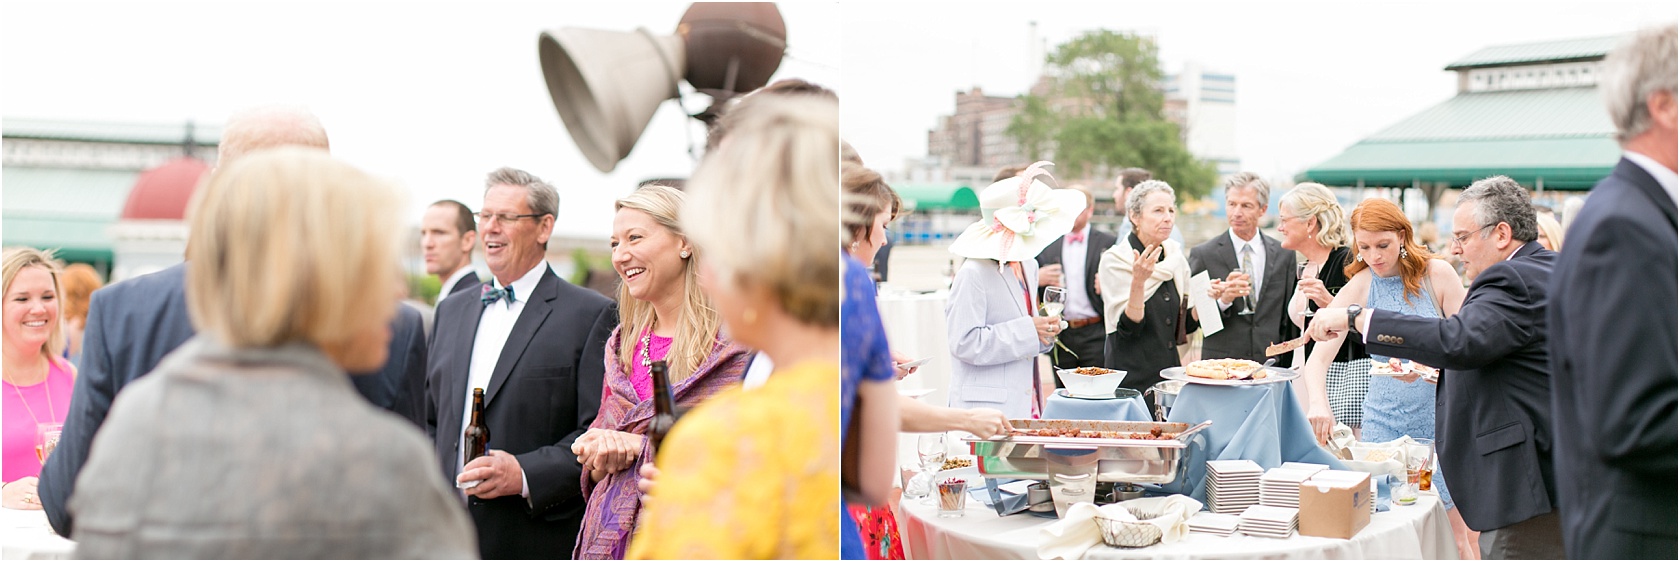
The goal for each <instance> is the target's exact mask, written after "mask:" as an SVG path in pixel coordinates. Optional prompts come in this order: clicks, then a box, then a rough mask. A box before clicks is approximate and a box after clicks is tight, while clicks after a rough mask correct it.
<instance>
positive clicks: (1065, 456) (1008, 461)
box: [963, 420, 1211, 483]
mask: <svg viewBox="0 0 1680 562" xmlns="http://www.w3.org/2000/svg"><path fill="white" fill-rule="evenodd" d="M1009 423H1010V425H1012V426H1014V427H1015V428H1017V429H1027V430H1033V429H1047V428H1068V427H1071V428H1075V429H1080V430H1084V431H1119V432H1125V433H1132V432H1138V433H1148V432H1149V430H1150V429H1153V428H1156V427H1159V428H1161V431H1162V432H1165V433H1177V434H1178V437H1177V438H1174V439H1164V440H1155V439H1108V438H1093V437H1039V436H1035V435H1011V436H1008V437H999V438H992V439H979V438H975V437H964V438H963V440H964V441H967V442H968V443H969V451H970V452H971V453H973V454H974V456H975V460H976V464H977V465H978V466H979V468H980V474H981V475H984V476H987V477H990V478H1033V479H1039V480H1045V479H1049V478H1050V476H1051V473H1052V472H1053V471H1062V472H1066V471H1067V470H1069V469H1077V470H1079V471H1081V472H1088V471H1089V470H1090V469H1093V468H1094V469H1095V476H1096V478H1097V481H1100V482H1131V483H1167V482H1172V481H1173V480H1175V479H1176V478H1177V477H1178V472H1179V471H1178V470H1177V469H1178V465H1179V460H1180V457H1181V453H1182V452H1183V450H1184V448H1185V447H1186V446H1187V445H1188V443H1189V441H1190V439H1191V438H1192V437H1193V436H1194V435H1195V434H1196V433H1198V432H1200V431H1201V430H1202V428H1205V427H1207V426H1208V425H1209V424H1210V423H1211V422H1203V423H1201V424H1198V425H1195V426H1191V425H1190V424H1187V423H1176V422H1116V421H1095V420H1010V421H1009Z"/></svg>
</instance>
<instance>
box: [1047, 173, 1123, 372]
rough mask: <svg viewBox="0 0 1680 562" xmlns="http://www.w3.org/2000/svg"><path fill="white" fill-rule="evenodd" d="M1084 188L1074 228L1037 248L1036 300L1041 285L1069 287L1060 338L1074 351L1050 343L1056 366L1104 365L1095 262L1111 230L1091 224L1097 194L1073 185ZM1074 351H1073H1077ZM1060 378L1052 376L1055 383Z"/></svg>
mask: <svg viewBox="0 0 1680 562" xmlns="http://www.w3.org/2000/svg"><path fill="white" fill-rule="evenodd" d="M1071 189H1075V190H1078V191H1080V192H1081V193H1084V194H1085V211H1084V212H1082V213H1079V217H1078V218H1075V219H1074V221H1073V231H1072V232H1069V233H1067V234H1066V235H1063V236H1062V237H1061V238H1058V239H1056V241H1055V242H1051V243H1050V245H1049V246H1046V247H1045V248H1044V251H1043V252H1039V254H1038V286H1039V287H1040V290H1039V302H1043V288H1044V287H1062V288H1064V289H1066V290H1067V308H1066V309H1064V310H1062V318H1063V319H1064V320H1066V321H1067V323H1068V328H1067V330H1065V331H1063V332H1062V335H1061V336H1060V340H1061V342H1062V345H1065V346H1067V348H1068V349H1069V350H1072V351H1073V353H1067V352H1066V351H1064V350H1062V349H1052V350H1051V352H1050V357H1051V359H1052V360H1053V361H1054V363H1055V364H1056V368H1057V369H1073V368H1077V367H1101V366H1103V344H1104V342H1105V341H1106V339H1107V337H1108V335H1107V334H1106V333H1104V332H1103V326H1104V324H1103V301H1102V294H1101V292H1100V291H1099V290H1098V288H1097V262H1098V261H1099V260H1101V259H1102V253H1103V250H1107V249H1108V248H1109V247H1110V246H1113V245H1114V242H1115V238H1114V235H1113V234H1109V233H1107V232H1103V231H1101V230H1097V229H1096V227H1093V226H1091V212H1092V211H1093V205H1095V203H1096V199H1095V198H1094V197H1093V196H1092V195H1091V190H1090V189H1089V188H1087V187H1085V186H1083V185H1075V186H1072V187H1071ZM1075 354H1077V356H1075ZM1061 387H1062V378H1061V377H1056V388H1061Z"/></svg>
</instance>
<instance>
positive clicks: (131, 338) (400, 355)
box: [39, 263, 426, 537]
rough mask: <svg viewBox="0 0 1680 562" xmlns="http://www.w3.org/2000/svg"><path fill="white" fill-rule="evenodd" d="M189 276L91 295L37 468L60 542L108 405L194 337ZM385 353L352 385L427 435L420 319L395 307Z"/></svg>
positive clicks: (182, 271)
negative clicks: (50, 437) (76, 366)
mask: <svg viewBox="0 0 1680 562" xmlns="http://www.w3.org/2000/svg"><path fill="white" fill-rule="evenodd" d="M186 272H187V266H186V264H184V263H183V264H179V265H176V266H174V267H170V268H168V269H165V270H163V271H159V272H156V273H152V274H148V275H142V276H139V277H135V278H133V279H128V280H125V281H123V282H120V283H117V284H114V285H111V286H109V287H105V288H103V289H100V290H98V291H94V293H93V298H92V300H91V301H90V302H89V304H88V318H87V331H86V332H85V333H84V335H83V336H82V365H81V368H80V372H79V373H78V374H77V376H76V386H75V390H74V393H73V394H72V395H71V398H70V410H69V412H68V413H67V414H66V416H65V419H64V434H63V435H62V436H61V437H60V439H59V442H58V448H57V449H55V450H53V454H52V456H51V457H49V458H48V459H47V464H46V466H44V467H42V468H41V484H40V490H39V491H40V493H41V505H42V507H43V508H45V509H46V512H47V520H48V521H49V522H51V523H52V527H53V530H54V531H57V532H58V534H60V535H64V536H66V537H68V536H70V532H71V528H72V526H73V525H74V521H73V520H72V518H71V517H70V514H69V512H67V511H66V510H65V508H66V506H67V505H68V504H69V501H70V494H71V493H72V492H73V491H74V489H75V483H76V476H77V475H78V474H81V472H82V465H83V464H85V463H86V462H87V456H88V449H89V448H90V447H92V445H93V437H94V435H95V434H96V433H97V432H98V431H99V427H100V426H101V425H103V424H104V423H105V415H106V414H107V413H108V412H110V410H111V401H112V400H115V399H116V396H117V393H118V392H121V391H122V389H123V387H125V386H127V385H128V383H131V382H134V380H135V379H138V378H140V377H143V376H145V375H146V374H147V373H150V372H151V371H152V369H154V368H156V367H157V365H158V362H160V361H162V360H163V357H164V356H165V355H168V354H169V353H170V352H172V351H174V350H175V348H177V347H180V346H181V344H182V343H184V342H186V341H187V340H188V339H190V338H192V337H193V335H194V334H195V333H196V332H195V331H194V330H193V326H192V319H191V318H189V317H188V315H187V294H186ZM389 353H390V356H389V358H387V359H386V361H385V366H384V367H383V368H382V369H380V371H379V372H377V373H371V374H360V375H357V376H352V377H350V381H351V382H352V383H354V384H355V386H356V391H357V392H359V393H361V395H362V397H364V398H367V399H368V401H369V402H372V403H373V404H374V405H375V406H378V407H380V408H384V409H386V410H390V411H391V412H393V413H395V414H397V415H400V416H402V417H404V418H407V419H408V420H409V421H412V422H414V424H415V426H416V427H425V426H424V423H425V422H424V417H425V388H426V387H425V385H426V379H425V367H426V346H425V334H424V333H423V330H422V328H421V325H420V313H419V312H416V311H414V310H413V309H410V308H408V307H406V306H398V307H397V316H396V318H393V319H392V321H391V344H390V349H389Z"/></svg>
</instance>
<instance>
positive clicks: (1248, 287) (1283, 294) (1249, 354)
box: [1190, 172, 1296, 361]
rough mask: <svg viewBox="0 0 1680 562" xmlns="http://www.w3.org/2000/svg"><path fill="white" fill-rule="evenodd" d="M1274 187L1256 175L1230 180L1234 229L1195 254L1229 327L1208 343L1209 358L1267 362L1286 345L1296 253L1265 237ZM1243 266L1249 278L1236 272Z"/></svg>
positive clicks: (1197, 269) (1193, 265)
mask: <svg viewBox="0 0 1680 562" xmlns="http://www.w3.org/2000/svg"><path fill="white" fill-rule="evenodd" d="M1271 196H1272V188H1271V186H1270V185H1268V184H1267V183H1266V180H1264V179H1261V178H1260V176H1259V175H1256V174H1254V173H1252V172H1243V173H1240V174H1236V175H1234V176H1231V177H1230V178H1228V179H1226V180H1225V216H1226V219H1227V220H1229V221H1230V223H1231V229H1230V230H1229V231H1226V232H1225V233H1224V234H1221V235H1219V236H1214V237H1213V239H1212V240H1208V241H1207V242H1203V243H1202V245H1200V246H1196V248H1195V249H1193V250H1191V251H1190V273H1191V274H1192V275H1194V274H1197V273H1201V272H1203V271H1206V272H1207V273H1208V277H1209V279H1211V280H1212V281H1214V285H1213V289H1212V290H1216V291H1218V298H1219V310H1220V315H1219V316H1220V320H1221V321H1222V322H1223V323H1224V324H1225V328H1224V329H1223V330H1220V331H1218V332H1216V333H1213V334H1209V335H1207V336H1206V337H1204V338H1203V340H1202V357H1203V358H1207V359H1222V358H1231V359H1249V360H1253V361H1265V360H1266V347H1267V346H1270V345H1272V344H1274V343H1280V342H1282V341H1283V340H1284V337H1283V335H1284V323H1285V321H1286V319H1285V316H1284V314H1285V312H1284V309H1286V308H1288V306H1289V295H1290V294H1291V293H1293V292H1294V291H1295V276H1296V268H1295V251H1294V250H1285V249H1283V244H1282V243H1281V242H1278V241H1277V239H1275V238H1272V237H1270V236H1266V235H1265V234H1261V233H1260V221H1261V220H1262V219H1264V218H1266V208H1267V206H1268V205H1269V201H1270V200H1271ZM1239 267H1241V268H1242V269H1244V270H1245V271H1247V274H1241V273H1236V272H1237V270H1238V268H1239Z"/></svg>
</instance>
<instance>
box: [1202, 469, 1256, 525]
mask: <svg viewBox="0 0 1680 562" xmlns="http://www.w3.org/2000/svg"><path fill="white" fill-rule="evenodd" d="M1207 469H1208V471H1207V499H1208V511H1212V512H1214V513H1242V510H1244V509H1247V508H1248V506H1251V505H1254V504H1257V503H1260V475H1261V474H1264V472H1265V471H1263V470H1261V469H1260V465H1258V464H1254V461H1251V460H1230V461H1208V462H1207Z"/></svg>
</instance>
